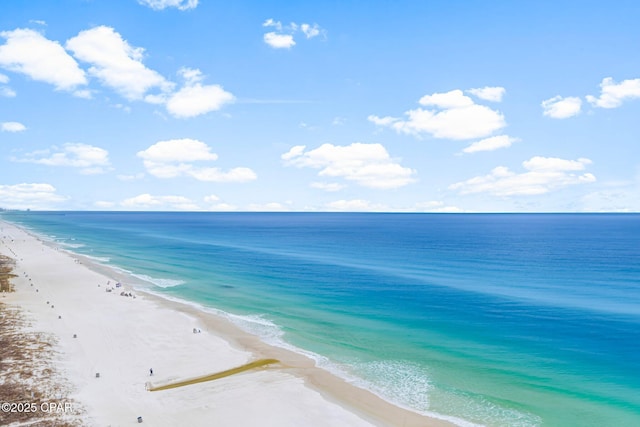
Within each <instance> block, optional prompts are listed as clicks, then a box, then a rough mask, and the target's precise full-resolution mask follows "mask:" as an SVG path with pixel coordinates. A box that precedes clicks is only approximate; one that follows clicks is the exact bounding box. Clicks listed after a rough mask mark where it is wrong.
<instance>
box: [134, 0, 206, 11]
mask: <svg viewBox="0 0 640 427" xmlns="http://www.w3.org/2000/svg"><path fill="white" fill-rule="evenodd" d="M138 3H140V4H141V5H144V6H148V7H150V8H151V9H154V10H163V9H166V8H168V7H175V8H177V9H179V10H189V9H195V8H196V7H197V6H198V0H138Z"/></svg>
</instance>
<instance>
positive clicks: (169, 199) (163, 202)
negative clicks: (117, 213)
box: [120, 193, 200, 211]
mask: <svg viewBox="0 0 640 427" xmlns="http://www.w3.org/2000/svg"><path fill="white" fill-rule="evenodd" d="M120 205H121V206H123V207H125V208H128V209H132V210H137V209H143V210H181V211H195V210H200V207H199V206H198V205H197V204H196V203H194V202H193V201H191V199H189V198H187V197H184V196H152V195H151V194H148V193H145V194H140V195H138V196H135V197H131V198H128V199H125V200H123V201H122V202H121V203H120Z"/></svg>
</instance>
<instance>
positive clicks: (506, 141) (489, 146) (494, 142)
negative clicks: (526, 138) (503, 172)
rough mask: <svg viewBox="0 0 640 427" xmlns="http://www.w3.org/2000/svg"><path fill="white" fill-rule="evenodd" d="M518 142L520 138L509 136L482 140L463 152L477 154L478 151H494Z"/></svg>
mask: <svg viewBox="0 0 640 427" xmlns="http://www.w3.org/2000/svg"><path fill="white" fill-rule="evenodd" d="M516 141H518V138H512V137H510V136H509V135H498V136H492V137H489V138H485V139H481V140H480V141H476V142H474V143H473V144H471V145H469V146H468V147H466V148H465V149H463V150H462V152H463V153H476V152H478V151H493V150H497V149H499V148H507V147H511V144H513V143H514V142H516Z"/></svg>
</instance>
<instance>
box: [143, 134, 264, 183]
mask: <svg viewBox="0 0 640 427" xmlns="http://www.w3.org/2000/svg"><path fill="white" fill-rule="evenodd" d="M137 156H138V157H140V158H141V159H143V164H144V166H145V168H146V169H147V172H149V174H151V175H153V176H155V177H157V178H176V177H179V176H189V177H191V178H194V179H197V180H199V181H210V182H247V181H252V180H255V179H256V178H257V176H256V174H255V172H253V170H251V169H249V168H244V167H237V168H233V169H230V170H229V171H226V172H225V171H222V170H220V169H219V168H213V167H197V166H195V165H194V164H193V163H194V162H202V161H214V160H217V159H218V155H217V154H215V153H212V152H211V148H210V147H209V146H208V145H207V144H205V143H204V142H202V141H198V140H195V139H189V138H184V139H171V140H168V141H159V142H157V143H155V144H153V145H152V146H150V147H149V148H147V149H146V150H143V151H140V152H138V154H137Z"/></svg>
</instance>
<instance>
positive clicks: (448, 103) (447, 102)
mask: <svg viewBox="0 0 640 427" xmlns="http://www.w3.org/2000/svg"><path fill="white" fill-rule="evenodd" d="M418 103H419V104H420V105H433V106H435V107H438V108H444V109H446V108H462V107H470V106H472V105H473V104H474V102H473V100H472V99H471V98H469V97H468V96H466V95H464V94H463V93H462V91H461V90H459V89H455V90H452V91H449V92H445V93H434V94H433V95H425V96H423V97H422V98H420V100H419V101H418Z"/></svg>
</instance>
